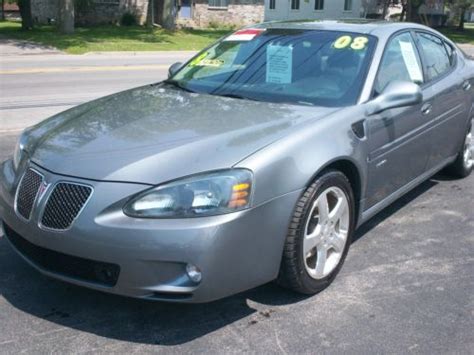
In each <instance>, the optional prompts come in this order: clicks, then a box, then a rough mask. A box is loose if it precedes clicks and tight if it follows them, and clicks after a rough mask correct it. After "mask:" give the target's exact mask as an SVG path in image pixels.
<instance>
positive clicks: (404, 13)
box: [400, 3, 407, 22]
mask: <svg viewBox="0 0 474 355" xmlns="http://www.w3.org/2000/svg"><path fill="white" fill-rule="evenodd" d="M406 14H407V4H406V3H402V12H401V14H400V22H403V21H404V20H405V16H406Z"/></svg>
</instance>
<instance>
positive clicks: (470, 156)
mask: <svg viewBox="0 0 474 355" xmlns="http://www.w3.org/2000/svg"><path fill="white" fill-rule="evenodd" d="M463 158H464V159H463V160H464V166H465V167H466V168H467V169H471V167H472V166H473V164H474V142H473V139H472V132H468V133H467V135H466V140H465V141H464V152H463Z"/></svg>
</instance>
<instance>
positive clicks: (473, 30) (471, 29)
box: [438, 23, 474, 45]
mask: <svg viewBox="0 0 474 355" xmlns="http://www.w3.org/2000/svg"><path fill="white" fill-rule="evenodd" d="M438 30H439V31H440V32H441V33H443V34H444V35H445V36H447V37H449V38H450V39H451V40H452V41H454V42H457V43H469V44H473V45H474V23H466V24H464V31H458V30H457V29H456V28H451V27H448V28H441V29H438Z"/></svg>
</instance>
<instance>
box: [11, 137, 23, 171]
mask: <svg viewBox="0 0 474 355" xmlns="http://www.w3.org/2000/svg"><path fill="white" fill-rule="evenodd" d="M23 139H24V138H23V135H21V136H20V138H18V141H17V142H16V146H15V151H14V153H13V167H14V168H15V170H17V169H18V166H19V165H20V162H21V156H22V155H23V149H24V148H25V147H24V144H23Z"/></svg>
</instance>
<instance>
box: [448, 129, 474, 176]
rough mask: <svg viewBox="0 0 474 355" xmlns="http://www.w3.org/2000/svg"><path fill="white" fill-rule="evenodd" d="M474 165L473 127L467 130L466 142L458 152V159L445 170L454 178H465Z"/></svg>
mask: <svg viewBox="0 0 474 355" xmlns="http://www.w3.org/2000/svg"><path fill="white" fill-rule="evenodd" d="M473 167H474V137H473V134H472V132H471V128H469V129H468V130H467V133H466V136H465V138H464V144H463V146H462V148H461V151H460V152H459V153H458V156H457V158H456V160H455V161H454V162H453V163H452V164H450V165H449V166H448V167H447V168H446V170H445V172H446V173H447V174H448V175H449V176H452V177H454V178H460V179H462V178H465V177H467V176H469V175H470V174H471V172H472V169H473Z"/></svg>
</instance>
